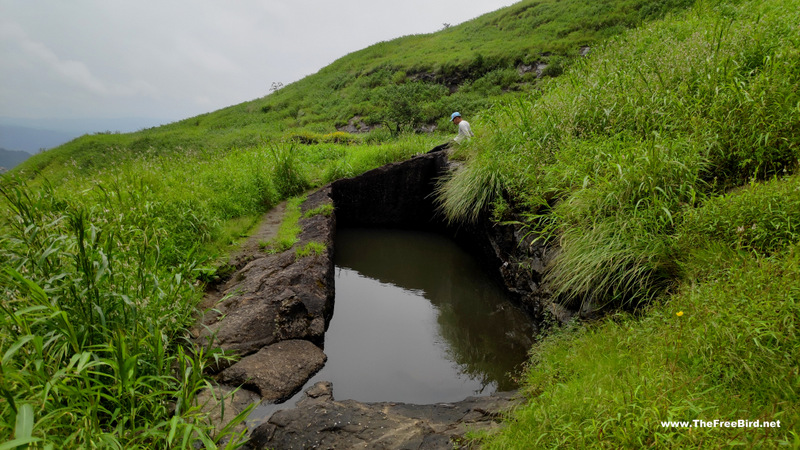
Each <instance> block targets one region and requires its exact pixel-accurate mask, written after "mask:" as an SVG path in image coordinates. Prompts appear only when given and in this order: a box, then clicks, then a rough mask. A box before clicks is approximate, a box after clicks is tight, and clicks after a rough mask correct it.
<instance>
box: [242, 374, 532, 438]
mask: <svg viewBox="0 0 800 450" xmlns="http://www.w3.org/2000/svg"><path fill="white" fill-rule="evenodd" d="M520 401H521V400H519V399H517V398H515V394H513V393H499V394H495V395H493V396H488V397H470V398H467V399H466V400H464V401H461V402H456V403H438V404H433V405H412V404H405V403H389V402H383V403H361V402H357V401H354V400H344V401H336V400H334V398H333V392H332V386H331V383H329V382H319V383H317V384H315V385H314V386H313V387H312V388H310V389H309V390H307V391H306V397H305V398H304V399H303V400H301V401H300V402H298V404H297V406H296V407H295V408H293V409H289V410H282V411H278V412H276V413H275V414H273V415H272V417H271V418H270V419H269V421H268V422H267V423H266V424H264V425H261V426H260V427H258V428H256V429H255V430H254V431H253V434H252V436H251V440H250V445H251V446H252V448H254V449H265V448H281V449H306V448H319V449H340V448H370V449H373V448H375V449H441V448H453V447H454V446H459V445H462V443H463V438H464V436H465V434H466V433H467V432H468V431H478V430H487V429H491V428H494V427H497V426H499V424H498V422H499V417H500V414H501V413H502V411H505V410H508V409H510V408H512V407H513V406H514V405H516V404H518V403H519V402H520Z"/></svg>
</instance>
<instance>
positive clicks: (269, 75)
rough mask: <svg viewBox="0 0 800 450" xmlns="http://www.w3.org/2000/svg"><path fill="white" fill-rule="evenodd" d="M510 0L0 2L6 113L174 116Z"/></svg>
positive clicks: (1, 104)
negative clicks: (384, 41)
mask: <svg viewBox="0 0 800 450" xmlns="http://www.w3.org/2000/svg"><path fill="white" fill-rule="evenodd" d="M512 3H514V1H513V0H483V1H480V0H461V1H459V2H457V3H454V2H452V1H442V0H405V1H403V2H398V1H396V0H392V1H390V0H369V1H368V0H341V1H339V2H320V1H312V0H236V1H229V2H220V1H218V0H171V1H169V2H158V1H154V0H140V1H137V2H127V1H122V0H74V1H70V2H64V1H62V0H39V1H36V2H28V1H18V0H0V60H2V61H3V63H2V64H0V79H2V80H3V87H2V88H0V116H17V117H44V116H46V115H51V116H52V115H53V114H57V115H63V116H70V117H92V116H94V117H97V116H105V117H130V116H150V117H163V118H168V119H170V120H177V119H181V118H185V117H189V116H192V115H195V114H201V113H204V112H208V111H212V110H215V109H218V108H221V107H225V106H228V105H232V104H236V103H239V102H242V101H246V100H251V99H254V98H258V97H260V96H263V95H265V94H267V93H268V92H269V86H270V84H271V83H272V82H273V81H280V82H283V83H285V84H286V83H290V82H292V81H296V80H298V79H300V78H302V77H304V76H306V75H309V74H311V73H313V72H316V71H317V70H319V69H320V68H322V67H323V66H325V65H327V64H329V63H331V62H333V61H334V60H336V59H337V58H339V57H341V56H344V55H345V54H347V53H350V52H353V51H356V50H359V49H361V48H364V47H367V46H369V45H371V44H373V43H375V42H378V41H382V40H389V39H393V38H395V37H399V36H402V35H408V34H418V33H427V32H433V31H436V30H438V29H440V28H441V27H442V24H443V23H444V22H448V23H451V24H456V23H460V22H463V21H465V20H468V19H471V18H473V17H476V16H478V15H481V14H483V13H486V12H489V11H491V10H495V9H497V8H500V7H502V6H505V5H509V4H512Z"/></svg>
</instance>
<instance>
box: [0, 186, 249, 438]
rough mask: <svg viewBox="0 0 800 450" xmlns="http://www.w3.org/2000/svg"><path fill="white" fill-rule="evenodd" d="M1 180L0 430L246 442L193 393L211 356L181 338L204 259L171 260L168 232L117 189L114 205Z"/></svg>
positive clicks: (25, 434) (22, 434) (16, 434)
mask: <svg viewBox="0 0 800 450" xmlns="http://www.w3.org/2000/svg"><path fill="white" fill-rule="evenodd" d="M2 181H3V184H2V186H0V193H1V194H2V196H3V198H4V200H5V201H6V202H7V205H8V208H9V212H10V214H9V215H8V216H7V217H6V220H5V223H4V225H5V229H6V230H7V232H6V233H5V234H4V235H3V238H2V241H3V244H4V245H3V246H2V251H1V252H2V260H3V263H2V272H0V280H2V283H1V284H0V286H2V302H1V303H0V347H2V349H3V357H2V366H1V367H0V377H1V378H2V383H0V386H1V387H0V394H2V401H1V402H0V425H2V426H0V430H2V431H0V438H2V439H3V440H10V441H11V442H15V443H16V444H17V445H24V444H26V443H30V444H35V446H37V447H41V448H78V447H111V448H122V447H125V448H153V447H154V446H159V447H173V446H174V447H186V446H188V445H191V444H192V443H194V442H195V441H197V442H203V443H204V445H205V446H207V447H209V448H215V447H216V446H217V444H219V442H220V440H221V439H222V438H225V437H229V438H230V437H232V438H233V439H231V441H230V443H231V445H234V444H235V443H236V442H239V441H241V436H235V435H234V436H231V435H230V431H228V430H225V431H223V433H222V434H220V435H216V434H215V433H214V430H213V428H212V427H210V425H209V424H208V423H207V422H206V419H205V417H206V413H204V412H203V411H202V405H199V404H198V403H197V401H196V395H197V393H198V392H199V391H200V390H201V389H203V388H205V387H207V383H208V382H207V380H206V377H205V376H204V375H203V367H204V366H205V365H206V364H208V363H209V362H211V361H212V359H211V358H213V357H214V355H213V354H211V353H205V352H202V351H193V350H190V349H189V347H187V346H186V343H185V342H184V339H185V337H184V336H185V330H186V327H187V326H189V325H191V324H192V322H193V320H194V315H193V313H194V308H193V305H194V299H196V298H197V292H196V291H195V290H194V286H193V280H194V278H195V276H196V275H197V270H198V265H197V264H198V263H197V262H196V261H186V262H184V263H181V264H175V265H165V264H164V263H163V262H162V260H161V255H160V249H159V242H161V241H162V239H163V238H164V236H163V230H162V229H159V228H158V226H157V224H156V223H155V222H154V221H153V220H152V218H151V217H148V216H147V215H146V213H144V211H142V209H139V208H136V207H135V206H136V204H135V201H132V200H133V199H132V198H131V197H126V198H122V197H120V198H116V199H115V200H116V201H119V202H121V203H122V204H121V205H120V206H123V207H124V208H120V209H119V211H120V213H119V214H117V213H116V212H113V213H112V212H111V211H108V210H103V209H102V208H99V207H89V206H86V205H81V204H77V203H75V202H73V201H71V200H69V199H66V198H64V197H62V196H60V195H58V193H57V192H55V191H53V190H52V189H49V188H47V187H45V188H43V189H40V190H38V191H36V192H33V191H31V190H30V189H29V188H27V187H26V186H25V185H24V184H20V183H19V182H17V181H15V180H13V179H7V178H4V179H3V180H2ZM242 419H243V417H240V418H239V419H238V421H241V420H242ZM236 422H237V421H235V423H236ZM11 433H13V434H11ZM223 446H224V445H223ZM9 448H11V447H9Z"/></svg>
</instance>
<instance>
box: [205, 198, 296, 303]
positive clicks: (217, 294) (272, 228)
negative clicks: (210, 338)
mask: <svg viewBox="0 0 800 450" xmlns="http://www.w3.org/2000/svg"><path fill="white" fill-rule="evenodd" d="M285 214H286V202H285V201H283V202H280V203H279V204H277V205H276V206H275V207H274V208H272V209H270V210H269V211H267V212H266V213H265V214H264V216H263V217H262V218H261V222H260V223H259V225H258V228H257V229H256V231H255V232H254V233H253V234H251V235H250V236H248V237H247V239H245V240H244V242H242V243H241V245H240V246H239V248H238V249H237V250H236V251H234V252H232V253H231V254H230V256H229V257H228V265H229V266H232V267H235V268H236V269H239V268H241V267H244V266H245V265H246V264H247V263H248V262H250V261H252V260H254V259H256V258H257V257H258V256H259V255H261V254H262V253H263V250H262V249H261V243H262V242H267V241H269V240H270V239H272V238H274V237H275V236H277V235H278V229H279V228H280V226H281V222H283V216H284V215H285ZM225 284H226V281H223V282H222V283H220V284H217V285H209V286H208V289H207V291H206V293H205V295H204V296H203V300H202V301H201V302H200V304H199V305H198V309H200V310H201V311H203V310H205V309H208V308H213V307H214V306H215V305H216V304H217V302H219V300H220V298H221V291H222V290H223V289H221V288H222V287H223V285H225Z"/></svg>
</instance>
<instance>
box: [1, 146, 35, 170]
mask: <svg viewBox="0 0 800 450" xmlns="http://www.w3.org/2000/svg"><path fill="white" fill-rule="evenodd" d="M30 156H31V154H30V153H27V152H20V151H16V150H6V149H4V148H0V172H5V171H6V170H8V169H13V168H14V167H16V166H17V164H19V163H21V162H22V161H25V160H26V159H28V158H29V157H30Z"/></svg>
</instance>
